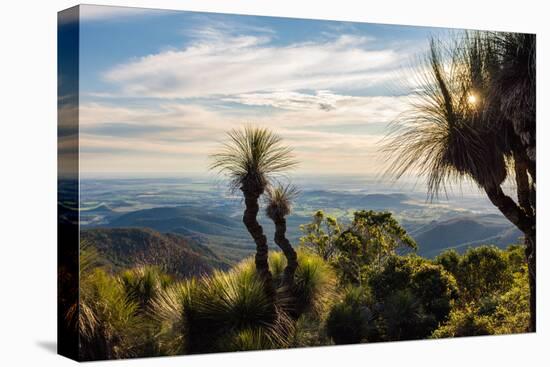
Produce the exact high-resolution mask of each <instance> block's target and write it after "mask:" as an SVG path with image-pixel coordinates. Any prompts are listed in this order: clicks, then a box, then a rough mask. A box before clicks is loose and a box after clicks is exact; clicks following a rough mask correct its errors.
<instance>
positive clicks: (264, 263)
mask: <svg viewBox="0 0 550 367" xmlns="http://www.w3.org/2000/svg"><path fill="white" fill-rule="evenodd" d="M211 159H212V161H213V162H212V164H211V166H210V167H211V169H214V170H218V171H219V172H220V173H224V174H226V175H227V176H228V177H229V179H230V185H231V188H232V189H233V190H237V189H238V190H240V191H241V192H242V193H243V196H244V203H245V210H244V214H243V223H244V225H245V227H246V229H247V230H248V232H249V233H250V235H251V236H252V238H253V239H254V242H255V243H256V256H255V264H256V270H257V272H258V275H259V276H260V278H261V279H263V281H264V282H265V285H266V291H268V292H270V293H274V292H273V291H274V289H273V285H272V276H271V273H270V271H269V263H268V245H267V238H266V236H265V234H264V231H263V228H262V226H261V225H260V223H259V222H258V219H257V216H258V212H259V209H260V207H259V202H258V201H259V198H260V196H261V195H262V194H264V192H265V190H266V188H267V187H268V186H269V184H270V179H271V178H272V176H273V175H276V174H280V173H283V172H284V171H286V170H288V169H290V168H293V167H294V166H296V164H297V162H296V160H295V159H294V156H293V154H292V150H291V148H289V147H287V146H286V145H284V144H283V143H282V139H281V137H280V136H279V135H277V134H275V133H273V132H271V131H270V130H268V129H266V128H260V127H255V126H251V125H248V126H246V127H244V128H242V129H234V130H231V131H229V132H228V133H227V141H226V142H224V143H223V145H222V147H221V149H220V150H219V151H218V152H217V153H214V154H212V155H211Z"/></svg>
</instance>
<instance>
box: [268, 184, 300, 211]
mask: <svg viewBox="0 0 550 367" xmlns="http://www.w3.org/2000/svg"><path fill="white" fill-rule="evenodd" d="M266 194H267V196H266V202H267V208H266V209H265V211H266V214H267V216H268V217H269V218H271V219H276V218H284V217H286V216H287V215H289V214H290V211H291V209H292V201H293V200H294V199H295V198H296V196H297V195H298V189H296V187H295V186H293V185H291V184H288V185H285V186H283V185H281V184H278V185H276V186H274V187H270V188H268V190H267V193H266Z"/></svg>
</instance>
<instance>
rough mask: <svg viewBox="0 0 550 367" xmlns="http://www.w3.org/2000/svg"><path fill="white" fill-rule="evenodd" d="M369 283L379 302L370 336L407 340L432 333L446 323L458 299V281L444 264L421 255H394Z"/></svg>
mask: <svg viewBox="0 0 550 367" xmlns="http://www.w3.org/2000/svg"><path fill="white" fill-rule="evenodd" d="M369 285H370V287H371V290H372V294H373V296H374V299H375V301H376V302H377V303H378V304H379V309H380V310H379V311H378V312H377V315H376V319H375V325H376V328H371V329H370V330H372V332H371V333H370V334H369V339H372V340H404V339H420V338H425V337H427V336H429V335H430V334H431V333H432V332H433V330H435V329H436V328H437V327H438V325H439V324H440V323H442V322H444V321H445V320H446V319H447V317H448V315H449V312H450V311H451V308H452V305H453V303H454V300H455V299H456V298H457V295H458V293H457V287H456V282H455V280H454V278H453V276H452V275H450V274H449V273H448V272H446V271H445V270H444V269H443V267H441V266H439V265H434V264H431V263H430V262H429V261H427V260H425V259H422V258H420V257H418V256H404V257H403V256H394V257H391V258H389V259H388V260H387V262H386V265H385V266H384V268H383V270H382V271H380V272H374V273H372V274H371V275H370V279H369Z"/></svg>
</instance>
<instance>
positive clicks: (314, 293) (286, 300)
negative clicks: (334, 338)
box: [237, 248, 337, 318]
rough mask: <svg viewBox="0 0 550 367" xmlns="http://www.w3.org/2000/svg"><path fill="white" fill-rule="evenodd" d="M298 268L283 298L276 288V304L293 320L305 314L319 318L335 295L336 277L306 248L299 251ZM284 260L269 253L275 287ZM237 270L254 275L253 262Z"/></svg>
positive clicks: (278, 254)
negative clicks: (288, 291) (277, 294)
mask: <svg viewBox="0 0 550 367" xmlns="http://www.w3.org/2000/svg"><path fill="white" fill-rule="evenodd" d="M297 253H298V268H297V269H296V274H295V276H294V284H293V289H292V290H291V292H290V295H285V294H283V292H282V289H279V295H280V296H279V298H278V299H279V305H280V306H281V307H283V308H284V309H286V311H287V312H288V313H290V314H291V316H293V317H294V318H298V317H299V316H301V315H302V314H304V313H309V314H311V316H318V317H319V316H321V315H322V314H323V313H325V312H326V310H327V308H328V307H329V306H330V303H331V302H332V300H333V299H334V296H335V287H336V282H337V277H336V274H335V272H334V270H333V269H332V267H331V266H330V265H329V264H328V263H326V262H325V261H324V260H323V259H322V258H321V257H319V256H318V255H316V254H314V253H312V252H311V251H309V250H308V249H304V248H301V249H298V251H297ZM285 267H286V258H285V256H284V255H283V253H282V252H280V251H271V252H270V253H269V268H270V270H271V272H272V274H273V281H274V283H275V284H281V281H280V280H281V279H282V277H283V271H284V268H285ZM237 269H238V270H239V272H242V273H243V274H248V275H250V276H253V275H254V274H255V268H254V262H253V259H248V260H245V261H243V262H242V263H241V264H240V265H239V266H238V267H237Z"/></svg>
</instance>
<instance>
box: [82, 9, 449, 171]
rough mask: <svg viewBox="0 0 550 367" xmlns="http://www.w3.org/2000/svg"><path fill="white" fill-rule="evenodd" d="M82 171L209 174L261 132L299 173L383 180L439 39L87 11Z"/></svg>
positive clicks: (341, 27)
mask: <svg viewBox="0 0 550 367" xmlns="http://www.w3.org/2000/svg"><path fill="white" fill-rule="evenodd" d="M80 9H81V10H80V104H79V123H80V169H81V172H83V173H84V174H91V175H93V174H101V175H110V174H112V175H115V174H116V175H124V174H125V173H128V174H130V173H132V174H136V173H137V174H138V175H139V174H143V175H150V174H155V173H174V174H207V173H208V165H209V158H208V156H209V154H211V153H213V152H215V151H216V148H217V147H218V146H219V145H220V143H221V142H223V141H224V136H225V133H226V132H227V131H228V130H231V129H234V128H240V127H242V126H244V125H246V124H253V125H257V126H262V127H268V128H270V129H272V130H273V131H274V132H276V133H277V134H279V135H280V136H281V137H282V138H283V139H284V142H285V143H286V144H287V145H289V146H291V147H292V148H293V150H294V153H295V155H296V158H297V160H298V161H299V162H300V164H299V166H298V168H296V170H295V173H296V174H302V175H317V174H321V175H332V174H335V175H355V176H357V175H359V176H372V175H378V174H380V173H381V172H382V171H383V170H384V167H385V165H386V163H385V158H387V157H386V155H385V154H383V153H382V152H381V145H382V144H381V140H382V139H383V138H384V137H385V136H386V134H387V133H388V131H389V130H388V124H389V123H391V122H392V121H394V120H396V119H398V117H399V114H400V113H402V112H403V111H405V110H406V109H407V107H408V104H409V103H410V98H411V97H410V93H411V92H412V90H413V88H414V85H415V83H414V76H413V73H412V72H411V66H413V65H414V63H415V62H416V61H415V60H418V58H419V57H420V56H422V55H423V54H424V53H425V51H426V49H427V47H428V42H429V38H430V37H431V36H434V37H444V36H445V35H448V33H449V30H446V29H437V28H427V27H426V28H424V27H408V26H395V25H377V24H368V23H350V22H339V21H321V20H304V19H289V18H274V17H258V16H239V15H226V14H216V13H197V12H182V11H165V10H147V9H145V10H144V9H134V8H117V7H101V6H90V5H85V6H81V8H80Z"/></svg>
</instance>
